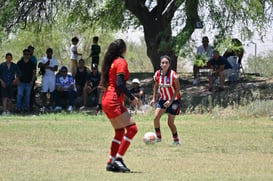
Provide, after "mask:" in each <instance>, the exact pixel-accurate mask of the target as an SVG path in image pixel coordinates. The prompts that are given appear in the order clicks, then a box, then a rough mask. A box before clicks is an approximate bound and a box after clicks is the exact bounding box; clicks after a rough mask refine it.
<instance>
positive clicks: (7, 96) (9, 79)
mask: <svg viewBox="0 0 273 181" xmlns="http://www.w3.org/2000/svg"><path fill="white" fill-rule="evenodd" d="M20 74H21V72H20V70H19V68H18V66H17V65H16V64H15V63H13V62H12V54H11V53H7V54H6V61H5V62H3V63H1V64H0V82H1V92H2V98H3V100H2V101H3V113H2V115H3V116H5V115H9V114H10V110H11V106H12V102H11V99H12V98H13V92H14V86H15V85H17V83H18V77H19V76H20Z"/></svg>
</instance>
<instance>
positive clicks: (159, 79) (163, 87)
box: [154, 70, 180, 100]
mask: <svg viewBox="0 0 273 181" xmlns="http://www.w3.org/2000/svg"><path fill="white" fill-rule="evenodd" d="M175 79H178V75H177V73H176V72H175V71H174V70H170V71H168V73H167V74H166V75H163V72H162V71H161V70H158V71H156V72H155V75H154V80H155V82H156V83H158V85H159V92H160V98H159V99H160V100H171V98H172V96H173V95H174V93H175V86H174V80H175ZM177 99H180V93H179V92H178V94H177V96H176V98H175V99H174V100H177Z"/></svg>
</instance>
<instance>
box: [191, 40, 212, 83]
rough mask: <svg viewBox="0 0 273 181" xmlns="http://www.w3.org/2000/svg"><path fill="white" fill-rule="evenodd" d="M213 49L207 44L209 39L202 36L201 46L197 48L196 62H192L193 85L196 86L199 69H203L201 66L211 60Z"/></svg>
mask: <svg viewBox="0 0 273 181" xmlns="http://www.w3.org/2000/svg"><path fill="white" fill-rule="evenodd" d="M213 51H214V48H213V47H212V46H211V45H210V44H209V38H208V37H207V36H204V37H203V38H202V45H201V46H199V47H198V48H197V57H196V58H197V60H196V61H195V62H194V65H193V76H194V80H193V85H197V84H198V82H199V80H198V73H199V69H200V68H202V67H203V65H204V64H205V65H206V62H207V61H208V60H209V59H210V58H212V56H213ZM200 61H201V65H199V62H200Z"/></svg>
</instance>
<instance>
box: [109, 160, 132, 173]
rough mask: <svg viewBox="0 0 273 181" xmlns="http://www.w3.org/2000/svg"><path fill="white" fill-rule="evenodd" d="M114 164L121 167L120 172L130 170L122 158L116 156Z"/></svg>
mask: <svg viewBox="0 0 273 181" xmlns="http://www.w3.org/2000/svg"><path fill="white" fill-rule="evenodd" d="M113 165H114V166H115V167H117V168H118V169H119V172H124V173H125V172H130V169H129V168H127V166H126V165H125V164H124V162H123V159H122V158H116V159H115V160H114V162H113Z"/></svg>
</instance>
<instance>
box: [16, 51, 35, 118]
mask: <svg viewBox="0 0 273 181" xmlns="http://www.w3.org/2000/svg"><path fill="white" fill-rule="evenodd" d="M17 66H18V67H19V69H20V71H21V76H20V81H19V84H18V85H17V104H16V109H17V113H21V111H22V110H23V111H24V112H28V111H29V102H30V94H31V87H32V85H33V83H34V80H35V78H36V66H35V63H34V62H33V61H31V60H30V51H29V49H25V50H23V59H21V60H19V61H18V62H17ZM23 97H24V105H23V106H22V100H23Z"/></svg>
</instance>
